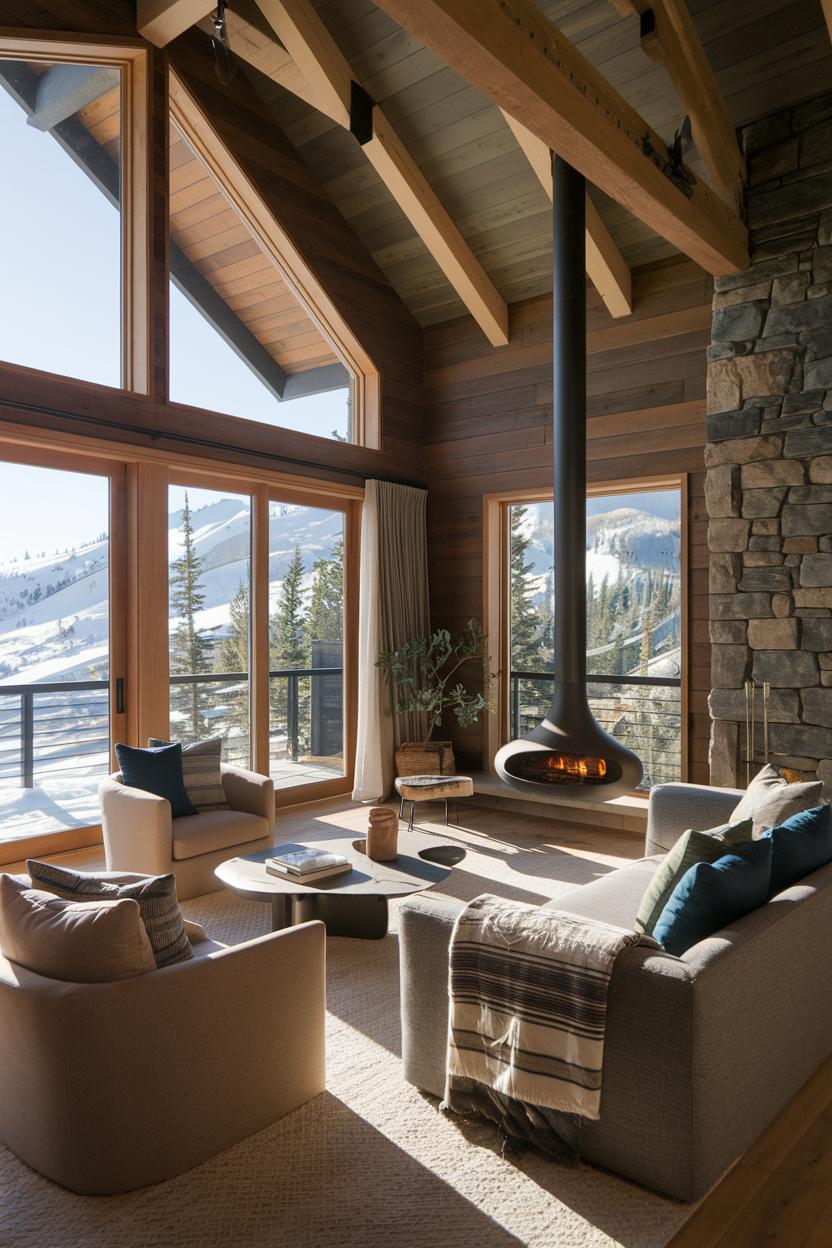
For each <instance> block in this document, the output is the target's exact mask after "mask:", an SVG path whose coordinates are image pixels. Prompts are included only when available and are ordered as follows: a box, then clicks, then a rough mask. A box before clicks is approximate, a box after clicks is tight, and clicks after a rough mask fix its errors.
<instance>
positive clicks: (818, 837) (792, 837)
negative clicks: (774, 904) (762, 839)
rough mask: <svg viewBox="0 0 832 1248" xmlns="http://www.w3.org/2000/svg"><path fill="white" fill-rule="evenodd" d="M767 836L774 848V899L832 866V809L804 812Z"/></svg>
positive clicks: (824, 808) (772, 871)
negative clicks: (819, 871)
mask: <svg viewBox="0 0 832 1248" xmlns="http://www.w3.org/2000/svg"><path fill="white" fill-rule="evenodd" d="M767 835H768V836H769V837H770V838H771V842H772V846H773V850H772V860H771V885H770V888H769V896H770V897H773V896H775V894H776V893H782V891H783V889H784V888H789V887H791V885H792V884H796V883H797V882H798V880H802V879H803V878H804V877H805V876H807V875H809V874H810V873H811V872H812V871H817V869H818V868H819V867H822V866H825V865H826V863H827V862H832V806H827V805H824V806H815V807H814V808H813V809H812V810H803V811H801V812H800V814H797V815H792V817H791V819H787V820H786V822H785V823H781V824H780V825H779V826H778V827H776V828H772V829H771V831H770V832H769V833H767Z"/></svg>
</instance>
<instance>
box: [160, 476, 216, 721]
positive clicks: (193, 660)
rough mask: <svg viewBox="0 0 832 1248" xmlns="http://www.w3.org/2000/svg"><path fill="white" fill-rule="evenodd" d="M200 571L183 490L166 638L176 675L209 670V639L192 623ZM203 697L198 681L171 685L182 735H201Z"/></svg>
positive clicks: (200, 597)
mask: <svg viewBox="0 0 832 1248" xmlns="http://www.w3.org/2000/svg"><path fill="white" fill-rule="evenodd" d="M201 575H202V560H201V559H200V558H199V556H198V555H197V553H196V547H195V544H194V531H193V527H192V525H191V508H190V505H189V503H188V495H187V494H186V495H185V507H184V509H183V512H182V553H181V554H180V555H179V556H178V557H177V558H176V559H174V560H173V562H172V563H171V565H170V609H171V614H172V615H173V616H175V618H176V620H177V624H176V627H175V629H174V631H173V635H172V637H171V642H170V670H171V673H172V674H175V675H177V676H180V675H182V676H189V675H198V674H199V673H201V672H208V671H210V670H211V649H212V644H211V639H210V638H209V636H208V634H207V633H206V631H205V630H204V629H202V628H198V627H197V624H196V617H197V615H198V614H199V612H200V611H201V610H202V608H203V606H204V604H205V593H204V591H203V589H202V582H201ZM204 701H205V694H204V691H203V689H202V687H201V686H200V685H199V683H198V682H192V683H189V684H183V685H174V686H173V688H172V690H171V706H172V709H173V710H174V711H177V712H179V714H180V715H181V716H182V717H183V722H182V730H183V731H182V735H183V737H188V738H189V739H191V740H197V739H198V738H199V737H201V736H204V735H205V733H206V731H207V728H208V725H207V722H206V719H205V709H204Z"/></svg>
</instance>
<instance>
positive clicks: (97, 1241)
mask: <svg viewBox="0 0 832 1248" xmlns="http://www.w3.org/2000/svg"><path fill="white" fill-rule="evenodd" d="M0 1175H2V1176H3V1178H4V1179H5V1180H6V1181H5V1182H3V1183H2V1186H3V1189H4V1200H3V1232H2V1234H3V1240H2V1242H3V1243H5V1244H9V1245H11V1244H20V1245H23V1244H26V1245H27V1248H52V1246H53V1245H56V1244H66V1245H70V1244H71V1245H72V1248H104V1246H105V1245H112V1244H118V1245H119V1248H168V1246H169V1245H171V1244H176V1243H182V1244H185V1243H187V1244H194V1245H196V1244H198V1245H199V1246H200V1248H278V1246H280V1245H289V1244H290V1245H291V1246H292V1248H322V1246H323V1245H329V1244H332V1245H334V1244H343V1245H348V1244H349V1245H353V1244H355V1245H359V1244H360V1245H362V1246H365V1245H366V1246H367V1248H390V1246H391V1245H397V1246H399V1245H401V1246H403V1248H404V1246H407V1245H413V1246H414V1248H416V1246H422V1245H434V1244H436V1245H440V1244H441V1245H443V1246H446V1248H470V1245H473V1244H476V1245H483V1246H487V1248H522V1245H523V1241H522V1240H520V1239H518V1238H517V1237H516V1236H515V1235H513V1234H511V1233H510V1232H509V1231H507V1230H506V1229H505V1228H504V1227H503V1226H501V1225H500V1224H499V1223H498V1222H495V1221H494V1220H493V1219H492V1218H490V1217H489V1216H488V1215H487V1214H485V1213H483V1212H482V1211H481V1210H480V1209H479V1208H478V1207H477V1205H476V1204H473V1203H472V1202H471V1201H470V1200H468V1199H466V1198H465V1197H464V1196H463V1195H461V1194H460V1193H459V1192H458V1191H457V1190H456V1189H455V1188H454V1187H452V1186H450V1184H449V1183H446V1182H445V1180H444V1179H442V1178H441V1177H440V1176H439V1175H437V1174H435V1173H433V1172H432V1171H431V1170H430V1169H428V1168H427V1167H426V1166H425V1165H423V1164H422V1163H421V1162H420V1161H418V1160H417V1159H416V1158H415V1157H413V1156H411V1155H410V1154H409V1153H407V1152H405V1151H404V1150H403V1149H402V1148H400V1147H399V1146H398V1145H397V1144H394V1143H393V1142H392V1140H390V1139H389V1138H388V1137H387V1136H386V1135H384V1134H383V1133H382V1132H381V1131H379V1130H376V1128H375V1127H374V1126H372V1125H371V1123H369V1122H368V1121H367V1120H366V1119H365V1118H363V1117H361V1116H360V1115H359V1114H357V1113H355V1112H354V1111H353V1110H351V1109H349V1108H348V1106H347V1105H345V1104H344V1102H343V1101H341V1100H339V1099H338V1098H337V1097H335V1096H333V1095H332V1094H331V1093H328V1092H324V1093H322V1094H321V1095H320V1096H317V1097H315V1099H314V1100H313V1101H310V1102H308V1104H306V1105H304V1106H302V1107H301V1108H300V1109H299V1110H297V1111H296V1112H295V1113H293V1114H290V1115H289V1116H288V1117H287V1118H284V1119H282V1120H281V1121H280V1122H277V1123H274V1124H273V1125H272V1126H270V1127H267V1128H266V1130H264V1131H261V1132H259V1133H258V1134H257V1135H254V1136H250V1137H249V1138H248V1139H247V1140H243V1141H242V1142H241V1143H240V1144H238V1145H236V1146H235V1147H234V1148H232V1149H229V1150H228V1151H227V1152H224V1153H221V1154H220V1155H219V1156H218V1157H215V1158H212V1159H211V1160H210V1161H207V1162H205V1163H204V1164H203V1165H201V1166H197V1167H196V1168H195V1169H193V1170H190V1171H188V1172H187V1173H186V1174H182V1175H179V1176H178V1177H177V1178H174V1179H170V1180H169V1181H168V1182H166V1183H159V1184H156V1185H155V1186H153V1187H148V1188H142V1189H140V1190H139V1191H136V1192H128V1193H125V1194H124V1195H120V1196H108V1197H95V1196H77V1195H75V1194H74V1193H72V1192H67V1191H65V1190H64V1189H63V1188H61V1187H58V1186H57V1185H56V1184H54V1183H51V1182H50V1181H49V1180H47V1179H44V1178H43V1177H42V1176H40V1175H38V1174H36V1173H35V1171H33V1170H30V1169H29V1167H28V1166H26V1165H24V1164H23V1163H22V1162H20V1161H19V1160H18V1159H17V1158H15V1157H14V1156H13V1155H12V1154H11V1153H9V1152H8V1150H6V1149H0ZM7 1237H8V1238H7Z"/></svg>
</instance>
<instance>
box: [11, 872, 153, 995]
mask: <svg viewBox="0 0 832 1248" xmlns="http://www.w3.org/2000/svg"><path fill="white" fill-rule="evenodd" d="M0 950H2V952H3V955H4V956H5V957H7V958H8V959H9V961H10V962H16V963H17V964H18V966H25V967H27V968H28V970H30V971H35V972H36V973H37V974H38V975H45V976H47V977H48V978H49V979H60V980H67V981H69V982H70V983H75V984H98V983H107V982H109V981H112V980H117V979H132V978H133V977H134V976H136V975H146V974H147V973H148V972H149V971H155V969H156V962H155V960H154V958H153V950H152V948H151V945H150V940H149V939H148V935H147V932H146V930H145V926H144V924H143V923H142V919H141V915H140V914H139V906H138V903H137V902H135V901H133V900H132V899H131V898H124V899H120V900H116V901H84V902H79V901H64V900H63V899H62V898H60V897H56V896H55V895H54V894H53V893H47V892H43V891H41V890H40V889H36V888H30V887H29V886H28V884H26V883H25V882H24V881H22V880H17V879H15V878H14V877H13V876H10V875H0Z"/></svg>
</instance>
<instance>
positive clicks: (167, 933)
mask: <svg viewBox="0 0 832 1248" xmlns="http://www.w3.org/2000/svg"><path fill="white" fill-rule="evenodd" d="M26 870H27V871H28V872H29V878H30V879H31V881H32V883H33V884H34V886H35V887H36V888H42V889H44V890H45V891H46V892H50V893H55V894H56V895H57V896H58V897H65V898H68V899H69V900H70V901H91V900H92V899H93V898H100V899H101V900H105V901H116V900H119V899H121V898H124V897H132V898H133V900H134V901H137V902H138V905H139V913H140V914H141V917H142V922H143V923H144V925H145V928H146V929H147V934H148V936H149V937H150V944H151V946H152V948H153V956H154V958H155V959H156V965H157V966H171V965H172V964H173V963H174V962H185V961H187V959H188V958H190V957H192V956H193V954H192V951H191V943H190V941H189V940H188V937H187V934H186V932H185V924H184V922H183V919H182V913H181V911H180V909H179V902H178V901H177V899H176V877H175V876H174V875H172V874H170V873H169V874H167V875H146V876H140V877H139V878H138V879H137V880H135V881H131V882H130V883H126V884H116V883H115V882H114V881H113V880H112V879H106V878H104V877H102V876H99V875H97V874H96V873H95V872H94V871H71V870H70V869H69V868H68V867H59V866H56V865H55V864H54V863H51V862H38V861H36V860H35V859H29V861H28V862H27V863H26Z"/></svg>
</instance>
